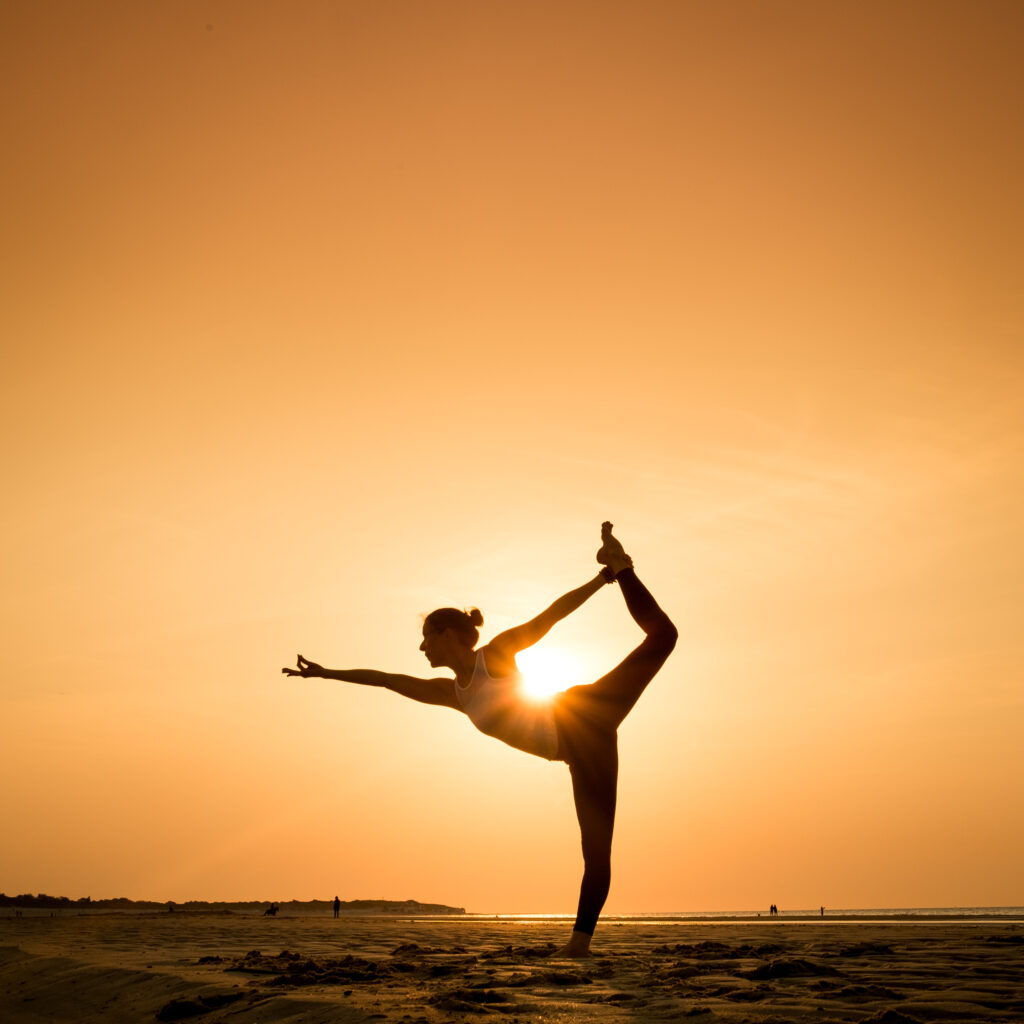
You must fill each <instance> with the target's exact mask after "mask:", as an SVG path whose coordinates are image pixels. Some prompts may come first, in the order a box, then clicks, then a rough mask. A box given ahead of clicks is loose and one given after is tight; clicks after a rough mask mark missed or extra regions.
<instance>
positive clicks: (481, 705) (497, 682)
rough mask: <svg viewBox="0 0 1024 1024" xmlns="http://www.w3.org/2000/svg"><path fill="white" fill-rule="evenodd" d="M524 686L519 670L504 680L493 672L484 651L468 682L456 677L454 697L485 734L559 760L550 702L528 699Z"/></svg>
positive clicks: (552, 710)
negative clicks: (462, 684)
mask: <svg viewBox="0 0 1024 1024" xmlns="http://www.w3.org/2000/svg"><path fill="white" fill-rule="evenodd" d="M521 687H522V677H521V676H520V675H519V673H516V674H515V675H511V676H505V678H503V679H496V678H495V677H494V676H492V675H490V674H489V673H488V671H487V667H486V666H485V665H484V653H483V651H482V650H481V651H477V655H476V667H475V668H474V669H473V678H472V679H470V681H469V685H468V686H466V687H462V686H459V683H458V680H455V699H456V700H457V701H458V702H459V705H460V706H461V707H462V710H463V711H465V712H466V714H467V715H468V716H469V720H470V721H471V722H472V723H473V724H474V725H475V726H476V727H477V728H478V729H479V730H480V731H481V732H482V733H486V734H487V735H488V736H493V737H494V738H495V739H499V740H502V741H503V742H504V743H507V744H508V745H509V746H510V747H515V748H516V749H518V750H525V751H526V753H528V754H535V755H536V756H537V757H543V758H545V759H546V760H548V761H557V760H558V732H557V731H556V729H555V712H554V709H553V707H552V706H551V702H550V701H538V702H536V703H535V702H533V701H531V700H528V699H527V698H526V697H524V696H523V694H522V692H521Z"/></svg>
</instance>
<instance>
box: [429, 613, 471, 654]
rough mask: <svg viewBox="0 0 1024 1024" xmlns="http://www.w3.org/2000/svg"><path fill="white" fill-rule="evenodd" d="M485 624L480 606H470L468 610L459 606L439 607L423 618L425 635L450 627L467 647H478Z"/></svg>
mask: <svg viewBox="0 0 1024 1024" xmlns="http://www.w3.org/2000/svg"><path fill="white" fill-rule="evenodd" d="M483 624H484V617H483V613H482V612H481V611H480V609H479V608H470V609H469V611H468V612H465V611H462V610H461V609H459V608H438V609H437V610H436V611H433V612H431V613H430V614H429V615H428V616H427V617H426V618H425V619H424V620H423V635H424V637H426V635H427V634H428V633H443V632H444V631H445V630H447V629H450V630H451V631H452V632H453V633H454V634H455V636H456V637H458V639H459V641H460V642H462V643H464V644H465V645H466V646H467V647H476V643H477V641H478V640H479V639H480V627H481V626H482V625H483Z"/></svg>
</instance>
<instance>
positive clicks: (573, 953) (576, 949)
mask: <svg viewBox="0 0 1024 1024" xmlns="http://www.w3.org/2000/svg"><path fill="white" fill-rule="evenodd" d="M551 955H552V956H553V957H567V958H569V959H571V960H583V959H585V958H586V957H588V956H590V936H589V935H588V934H587V933H586V932H573V933H572V935H571V936H570V938H569V941H568V942H567V943H566V944H565V945H564V946H563V947H562V948H561V949H560V950H559V951H558V952H557V953H552V954H551Z"/></svg>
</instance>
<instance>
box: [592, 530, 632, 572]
mask: <svg viewBox="0 0 1024 1024" xmlns="http://www.w3.org/2000/svg"><path fill="white" fill-rule="evenodd" d="M597 561H598V562H599V563H600V564H601V565H607V566H608V568H609V569H611V571H612V574H613V575H615V576H618V574H619V573H620V572H622V570H623V569H629V568H632V565H633V559H632V558H630V557H629V555H627V554H626V552H625V550H624V549H623V547H622V544H621V543H619V539H618V538H617V537H614V536H612V524H611V523H608V522H604V523H602V524H601V547H600V548H598V551H597Z"/></svg>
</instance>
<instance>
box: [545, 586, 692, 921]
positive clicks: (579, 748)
mask: <svg viewBox="0 0 1024 1024" xmlns="http://www.w3.org/2000/svg"><path fill="white" fill-rule="evenodd" d="M616 580H617V582H618V584H619V587H620V588H621V590H622V596H623V597H624V598H625V601H626V607H627V608H628V609H629V613H630V615H632V616H633V619H634V620H635V621H636V624H637V625H638V626H639V627H640V628H641V629H642V630H643V631H644V633H646V634H647V635H646V636H645V638H644V640H643V642H642V643H641V644H640V646H639V647H637V648H636V650H634V651H632V652H631V653H630V654H629V655H627V657H626V658H625V660H624V661H622V663H621V664H619V665H617V666H616V667H615V668H613V669H612V670H611V672H609V673H608V674H607V675H606V676H602V677H601V678H600V679H598V680H597V682H595V683H590V684H589V685H584V686H573V687H572V688H570V689H568V690H566V691H565V692H564V693H563V694H561V695H559V697H558V698H557V700H556V703H555V724H556V726H557V729H558V745H559V751H558V754H559V759H560V760H563V761H566V762H567V763H568V765H569V773H570V775H571V776H572V795H573V801H574V803H575V804H576V818H577V820H578V821H579V823H580V838H581V840H582V845H583V883H582V885H581V886H580V901H579V907H578V910H577V913H576V924H575V926H574V930H575V931H578V932H586V934H588V935H593V934H594V929H595V927H596V926H597V919H598V917H599V916H600V914H601V908H602V907H603V906H604V901H605V899H606V898H607V897H608V889H609V886H610V885H611V877H612V870H611V856H612V830H613V828H614V825H615V794H616V786H617V782H618V775H619V752H618V736H617V730H618V727H619V725H620V723H621V722H622V720H623V719H624V718H625V717H626V715H628V714H629V712H630V711H631V710H632V708H633V705H634V704H636V702H637V700H639V698H640V694H642V693H643V692H644V690H645V689H646V687H647V684H648V683H649V682H650V681H651V680H652V679H653V678H654V676H655V674H656V673H657V671H658V669H660V668H661V666H662V665H664V664H665V659H666V658H668V656H669V655H670V654H671V653H672V649H673V647H675V644H676V639H677V637H678V633H677V631H676V627H675V626H673V625H672V622H671V621H670V620H669V618H668V616H667V615H666V614H665V613H664V612H663V611H662V610H661V608H659V607H658V604H657V602H656V601H655V600H654V598H653V597H651V594H650V592H649V591H648V589H647V588H646V587H645V586H644V585H643V584H642V583H641V582H640V580H639V579H637V577H636V573H634V572H633V570H632V569H623V570H622V572H620V573H619V574H618V576H617V577H616Z"/></svg>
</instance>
